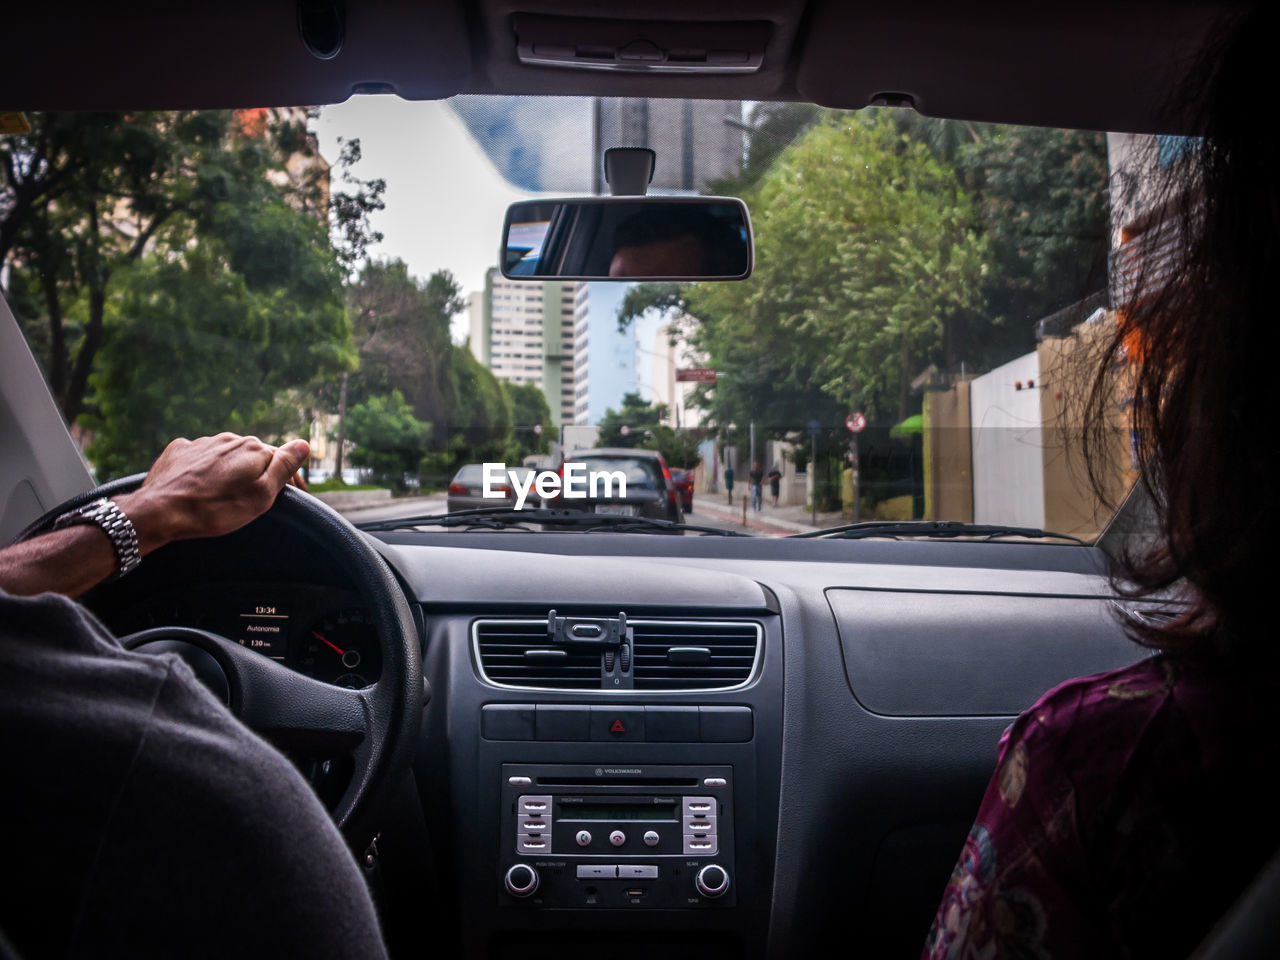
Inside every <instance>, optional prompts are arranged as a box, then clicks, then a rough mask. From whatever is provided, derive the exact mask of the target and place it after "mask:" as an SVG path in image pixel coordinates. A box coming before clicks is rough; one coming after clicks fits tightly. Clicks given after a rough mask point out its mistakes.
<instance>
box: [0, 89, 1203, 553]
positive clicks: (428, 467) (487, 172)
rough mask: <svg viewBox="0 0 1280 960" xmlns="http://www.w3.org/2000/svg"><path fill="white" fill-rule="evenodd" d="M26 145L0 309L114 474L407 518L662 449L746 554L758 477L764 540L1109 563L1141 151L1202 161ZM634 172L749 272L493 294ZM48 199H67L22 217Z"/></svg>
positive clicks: (59, 124)
mask: <svg viewBox="0 0 1280 960" xmlns="http://www.w3.org/2000/svg"><path fill="white" fill-rule="evenodd" d="M28 120H29V121H30V123H31V126H32V131H31V132H30V133H29V134H15V135H12V136H5V137H0V153H2V154H3V157H0V159H2V160H3V161H4V168H5V169H6V170H12V171H13V173H12V176H9V177H7V179H5V180H4V181H3V182H0V220H2V221H3V224H2V225H3V227H4V229H3V230H0V237H3V238H4V243H5V244H6V246H5V247H4V248H3V249H0V285H3V288H4V294H5V296H6V298H7V300H8V302H9V304H10V306H11V308H12V309H13V312H14V314H15V316H16V317H17V319H18V322H19V324H20V326H21V328H22V330H23V332H24V334H25V335H26V337H27V340H28V343H29V344H30V346H31V348H32V350H33V352H34V354H35V355H36V357H37V359H38V361H39V362H40V364H41V366H42V368H43V369H44V371H45V374H46V378H47V381H48V384H49V387H50V389H51V391H52V392H53V394H54V396H55V399H56V400H57V403H58V405H59V407H60V408H61V410H62V411H63V413H64V416H65V417H66V419H67V422H68V425H69V427H70V429H71V432H72V435H73V436H74V437H75V439H76V440H77V441H78V442H79V444H80V445H81V447H82V449H83V450H84V452H85V455H86V458H87V460H88V462H89V463H90V465H91V466H92V468H93V470H94V473H95V475H96V477H97V479H99V480H107V479H110V478H112V477H117V476H122V475H125V474H129V473H133V472H136V471H139V470H144V469H146V467H147V466H148V465H149V464H150V463H151V462H152V461H153V460H154V458H155V456H156V455H157V453H158V452H159V450H160V449H162V448H163V445H164V443H165V442H167V440H168V439H170V438H172V437H175V436H194V435H199V434H203V433H216V432H218V431H220V430H224V429H231V430H238V431H241V432H245V433H255V434H258V435H259V436H262V437H264V438H267V439H271V440H283V439H285V438H288V437H293V436H302V437H305V438H306V439H308V440H309V441H310V443H311V446H312V456H311V459H310V462H309V463H308V465H307V472H308V474H309V477H310V481H311V483H312V487H313V489H314V490H316V492H317V493H318V494H319V495H321V496H327V495H328V493H330V492H332V491H335V490H344V489H350V488H353V487H375V488H383V489H389V490H390V491H391V493H392V495H393V498H395V500H396V501H397V502H398V501H399V500H401V499H403V500H404V502H405V505H404V507H403V508H402V509H403V510H404V511H405V512H406V515H407V514H408V513H410V512H416V513H422V512H424V511H426V512H430V511H431V510H433V509H437V508H438V510H444V509H446V506H445V502H444V500H445V496H444V495H445V489H446V487H447V486H448V484H449V482H450V479H451V478H453V477H454V476H455V475H457V479H458V480H459V482H465V483H469V484H478V483H479V482H481V479H482V478H481V477H480V476H479V467H478V466H472V467H467V469H466V470H465V471H464V472H463V473H459V470H460V469H461V468H463V467H466V466H467V465H468V464H475V465H478V464H482V463H497V464H500V465H502V466H503V467H504V468H505V467H509V468H511V469H514V470H516V472H517V477H518V478H519V477H523V476H524V474H523V471H525V470H527V469H534V470H538V471H550V472H552V473H554V472H555V471H556V470H557V468H558V467H559V466H560V464H561V462H562V459H563V458H564V457H565V456H570V457H572V455H573V453H574V451H580V450H584V449H589V448H599V447H611V448H639V449H644V450H647V451H653V452H657V453H661V454H662V456H663V457H664V458H665V460H666V462H667V464H668V465H669V466H670V467H671V468H672V469H686V470H688V471H690V477H691V480H692V482H693V486H694V490H695V493H694V495H693V501H692V506H691V509H690V510H689V513H690V515H691V516H692V517H694V518H696V519H698V520H699V522H705V523H708V524H711V525H722V526H728V527H733V528H735V529H742V528H743V514H742V511H741V510H740V509H739V508H740V506H741V502H740V498H741V497H742V496H743V494H744V492H745V493H746V494H747V495H748V496H750V490H749V475H750V473H751V471H752V469H753V465H754V464H755V463H757V462H758V463H759V464H760V470H761V471H762V472H763V474H764V475H765V476H766V477H768V476H769V475H770V473H771V471H772V470H773V469H774V468H776V469H777V471H778V474H779V479H778V495H777V498H776V502H775V498H774V497H773V495H772V490H771V489H769V496H768V497H766V498H764V499H765V502H764V503H762V504H760V505H759V506H760V509H759V511H758V512H759V513H761V514H763V516H761V517H758V518H756V517H754V515H753V514H748V516H747V517H746V521H747V523H746V528H747V529H749V530H750V531H751V532H755V533H757V534H758V535H777V534H779V533H780V532H787V531H791V530H798V529H802V528H805V527H808V526H827V525H832V524H836V523H840V522H847V521H849V520H852V519H855V518H856V519H860V520H873V519H876V520H889V521H896V520H912V519H931V520H962V521H974V522H978V523H988V524H990V523H1001V524H1016V525H1020V526H1026V527H1041V528H1046V529H1054V530H1060V531H1063V532H1066V533H1071V534H1074V535H1076V536H1079V537H1082V538H1084V539H1086V540H1089V539H1092V538H1093V537H1095V536H1096V535H1097V534H1098V532H1099V531H1100V530H1101V529H1102V528H1103V527H1104V526H1105V524H1106V522H1107V520H1108V519H1109V517H1110V514H1111V509H1112V508H1111V506H1110V505H1108V504H1107V503H1104V502H1102V501H1100V500H1099V498H1098V497H1097V496H1096V495H1095V493H1094V492H1093V491H1092V490H1091V489H1090V486H1089V483H1088V480H1087V475H1086V472H1085V470H1084V468H1083V462H1082V460H1081V458H1080V456H1079V446H1080V444H1079V441H1080V437H1081V435H1082V433H1083V424H1082V423H1081V422H1080V419H1079V414H1078V411H1079V408H1080V398H1081V397H1082V396H1083V394H1084V393H1085V392H1087V389H1088V387H1089V385H1090V380H1089V373H1090V371H1091V369H1092V367H1091V364H1090V360H1091V356H1092V352H1093V351H1094V350H1095V349H1096V346H1097V344H1098V343H1100V342H1102V340H1103V338H1104V335H1105V334H1106V332H1107V331H1108V330H1113V329H1114V328H1115V325H1116V323H1117V322H1118V320H1117V314H1116V312H1115V311H1114V309H1113V307H1112V304H1113V303H1114V302H1117V300H1118V297H1119V295H1120V294H1122V293H1123V289H1124V283H1125V277H1126V276H1128V275H1129V274H1131V273H1132V272H1133V269H1134V268H1133V262H1134V261H1133V256H1132V252H1131V248H1132V247H1133V245H1134V244H1137V243H1139V242H1140V238H1139V237H1138V233H1140V232H1141V230H1142V229H1144V225H1150V224H1152V223H1155V222H1156V221H1154V220H1153V219H1152V216H1151V211H1146V210H1145V209H1144V208H1143V207H1142V202H1143V199H1144V196H1145V194H1144V192H1143V190H1142V188H1141V184H1142V183H1143V182H1144V181H1143V177H1144V176H1146V175H1147V171H1146V168H1145V167H1144V166H1143V163H1144V161H1143V159H1142V158H1143V157H1144V156H1145V153H1144V147H1145V146H1147V145H1150V146H1152V148H1153V149H1152V152H1151V155H1152V157H1157V156H1158V160H1152V163H1153V164H1155V165H1157V166H1159V165H1160V164H1163V165H1165V166H1166V167H1167V165H1169V164H1176V163H1179V162H1185V159H1186V157H1187V156H1188V155H1189V152H1190V151H1194V150H1195V144H1194V143H1193V142H1190V141H1188V142H1186V143H1179V144H1178V150H1176V151H1174V150H1170V149H1169V148H1168V143H1167V142H1165V143H1162V144H1160V150H1159V152H1158V154H1157V152H1156V151H1155V149H1154V148H1155V146H1156V145H1155V142H1154V140H1153V139H1152V138H1143V137H1131V136H1125V135H1114V134H1112V135H1108V134H1104V133H1095V132H1088V131H1074V130H1054V129H1043V128H1031V127H1014V126H1006V125H1000V124H989V123H976V122H964V121H942V120H933V119H929V118H925V117H922V116H920V115H918V114H916V113H914V112H912V111H908V110H894V109H867V110H861V111H839V110H828V109H824V108H821V107H818V106H815V105H812V104H804V103H749V102H743V101H724V100H678V99H673V100H666V99H663V100H654V99H641V98H590V97H576V98H574V97H568V98H564V97H555V98H551V97H536V96H529V97H499V96H465V97H456V98H454V99H452V100H451V101H447V102H424V103H411V102H407V101H401V100H398V99H397V98H393V97H376V96H361V97H353V98H352V99H351V100H349V101H347V102H345V103H342V104H335V105H332V106H326V107H322V108H317V109H311V108H307V107H297V108H276V109H269V110H268V109H248V110H226V111H217V110H209V111H183V112H148V111H134V112H128V113H101V114H40V113H32V114H30V115H28ZM1148 141H1150V143H1149V144H1148ZM615 146H644V147H650V148H652V149H653V150H654V151H655V153H656V166H655V171H654V177H653V180H652V183H651V184H650V187H649V191H650V193H651V194H653V195H668V196H690V195H695V194H701V195H724V196H733V197H740V198H742V199H743V201H744V202H745V203H746V205H747V207H748V209H749V211H750V214H751V221H752V227H753V232H754V237H755V267H754V273H753V274H752V276H751V277H750V278H749V279H747V280H744V281H741V282H730V283H723V282H721V283H716V282H700V283H679V284H673V283H628V282H611V281H590V282H569V281H561V282H552V281H532V280H521V279H512V280H508V279H504V278H503V277H502V276H501V274H500V272H499V271H498V269H497V268H498V263H497V257H498V253H497V247H498V241H499V238H500V234H501V230H502V218H503V213H504V211H505V209H506V207H507V205H508V204H510V203H512V202H514V201H520V200H537V199H541V198H547V197H548V196H555V195H556V194H561V195H572V194H581V195H596V194H605V193H607V192H608V185H607V184H606V183H604V182H603V180H602V176H601V164H600V162H599V161H600V155H601V152H602V151H603V150H605V149H607V148H610V147H615ZM45 178H51V179H50V180H49V182H50V183H52V184H54V185H55V186H56V187H57V190H58V197H57V202H56V203H44V202H38V203H27V202H23V203H18V202H17V199H18V198H19V196H23V197H26V196H29V195H36V196H44V194H41V193H40V191H41V190H42V189H44V186H42V184H44V183H45ZM50 189H52V188H50ZM33 191H34V194H33ZM95 224H96V226H94V225H95ZM1156 232H1157V233H1158V230H1157V231H1156ZM1153 235H1154V234H1153ZM1148 239H1150V237H1148ZM589 240H590V238H589V237H576V238H573V239H572V242H575V243H576V242H583V243H587V242H589ZM1113 288H1114V291H1115V295H1113ZM1113 406H1114V410H1115V414H1116V416H1115V422H1114V424H1112V425H1110V426H1109V427H1108V430H1109V431H1110V436H1112V438H1113V442H1111V444H1110V446H1111V448H1112V454H1113V455H1112V457H1111V458H1110V460H1111V462H1110V463H1109V464H1108V467H1107V475H1106V476H1105V477H1104V478H1103V481H1104V485H1105V486H1106V487H1107V489H1109V490H1110V491H1112V493H1113V494H1114V495H1113V496H1111V497H1110V500H1111V502H1112V503H1119V502H1120V500H1121V499H1122V495H1123V493H1124V491H1125V490H1126V489H1127V488H1128V487H1129V485H1130V484H1131V483H1132V481H1133V478H1134V471H1133V461H1132V456H1131V453H1130V450H1131V447H1132V443H1131V438H1130V437H1129V436H1128V433H1127V431H1126V430H1125V428H1124V427H1123V425H1122V424H1123V422H1124V411H1125V409H1126V408H1125V397H1124V396H1123V395H1119V394H1118V395H1117V396H1116V397H1115V398H1114V404H1113ZM629 469H634V470H635V471H636V477H635V479H634V480H633V481H632V482H636V483H645V482H653V477H652V476H651V475H650V474H648V473H643V471H642V470H641V467H640V465H639V463H635V464H632V465H631V467H630V468H629ZM645 469H647V468H645ZM525 479H527V478H525ZM768 487H770V485H769V484H766V488H768ZM424 498H426V500H427V502H426V503H424V502H423V499H424ZM432 498H435V499H432ZM753 506H754V504H753ZM393 509H401V508H399V507H393ZM770 517H773V518H775V519H776V520H778V521H780V522H781V525H779V524H777V523H772V524H771V523H769V522H768V521H769V518H770Z"/></svg>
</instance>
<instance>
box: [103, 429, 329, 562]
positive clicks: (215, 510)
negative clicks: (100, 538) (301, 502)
mask: <svg viewBox="0 0 1280 960" xmlns="http://www.w3.org/2000/svg"><path fill="white" fill-rule="evenodd" d="M310 452H311V447H310V445H309V444H308V443H307V441H305V440H291V441H289V442H288V443H286V444H284V445H283V446H280V447H273V446H271V445H270V444H268V443H263V442H262V441H261V440H259V439H258V438H257V437H241V436H238V435H236V434H234V433H220V434H218V435H217V436H216V437H200V438H199V439H198V440H181V439H180V440H174V441H173V442H172V443H170V444H169V445H168V446H167V447H165V449H164V453H162V454H160V458H159V459H158V460H156V462H155V463H154V464H153V465H152V467H151V470H150V471H149V472H148V473H147V478H146V480H144V481H143V483H142V486H141V487H139V488H138V489H137V491H135V492H134V493H130V494H125V495H123V496H119V497H116V498H115V501H116V503H117V504H118V505H119V507H120V509H122V510H123V511H124V512H125V514H126V515H127V516H128V517H129V519H130V520H131V521H132V522H133V525H134V527H135V528H136V529H137V531H138V540H139V545H140V546H141V547H142V551H143V552H144V553H147V552H149V551H150V550H154V549H155V548H156V547H158V546H160V545H162V544H164V543H167V542H169V541H170V540H186V539H190V538H193V537H216V536H220V535H221V534H224V533H230V532H231V531H232V530H237V529H239V528H240V527H243V526H244V525H245V524H246V523H248V522H249V521H250V520H253V519H254V518H255V517H257V516H260V515H261V514H263V513H265V512H266V511H267V508H269V507H270V506H271V504H273V503H274V502H275V499H276V496H277V495H278V494H279V493H280V490H281V488H282V487H283V486H284V485H285V484H286V483H294V484H295V485H297V486H301V487H303V489H305V485H304V484H303V483H302V478H301V477H300V476H298V470H299V468H301V466H302V465H303V464H304V463H306V460H307V455H308V454H309V453H310Z"/></svg>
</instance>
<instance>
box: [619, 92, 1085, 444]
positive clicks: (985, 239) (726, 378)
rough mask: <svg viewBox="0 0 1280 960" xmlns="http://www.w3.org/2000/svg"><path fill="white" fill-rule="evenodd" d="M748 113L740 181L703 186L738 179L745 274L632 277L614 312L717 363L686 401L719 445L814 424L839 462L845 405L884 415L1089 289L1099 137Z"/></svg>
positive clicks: (880, 117)
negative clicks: (650, 324)
mask: <svg viewBox="0 0 1280 960" xmlns="http://www.w3.org/2000/svg"><path fill="white" fill-rule="evenodd" d="M753 120H754V121H755V123H754V126H755V130H756V132H754V133H752V134H751V136H750V139H749V140H748V162H747V164H746V165H745V166H744V172H743V174H742V176H741V177H738V178H731V179H729V180H726V181H724V182H722V183H718V184H716V185H715V186H716V187H717V189H722V190H725V191H726V192H735V190H742V191H745V196H746V198H747V200H748V203H749V204H750V206H751V209H752V217H753V222H754V225H755V231H756V241H757V251H756V253H757V265H756V276H755V277H754V278H753V280H752V281H751V282H750V283H748V284H683V285H681V284H671V283H656V284H640V285H637V286H635V287H633V288H632V289H631V290H630V291H629V292H628V294H627V295H626V297H625V298H624V300H623V303H622V305H621V308H620V310H619V316H618V322H619V326H620V328H625V327H626V326H627V325H628V324H629V323H631V322H633V321H634V320H636V319H637V318H638V317H639V316H641V315H642V314H644V313H645V312H647V311H650V310H652V311H656V312H659V313H662V314H665V315H667V316H668V317H671V318H672V319H673V322H675V323H677V324H678V325H679V326H680V328H681V332H682V334H683V336H684V337H685V338H686V340H687V341H688V342H689V343H690V344H691V345H692V347H693V348H694V350H696V351H699V352H701V354H702V355H703V356H705V357H706V358H707V361H706V362H707V363H708V365H710V366H713V367H715V368H716V369H717V370H718V371H719V372H720V374H721V377H720V379H719V380H718V381H717V382H716V383H715V384H714V385H702V386H700V387H699V388H698V390H697V391H696V392H695V395H694V397H695V402H697V403H699V404H700V405H701V406H702V407H703V408H704V409H705V410H707V411H708V414H709V418H708V419H709V421H710V422H711V423H712V424H714V427H713V429H714V431H715V432H716V433H717V434H718V435H719V436H720V437H721V438H723V439H724V440H725V441H726V442H731V443H736V444H737V445H738V446H740V447H741V446H742V445H743V444H744V443H745V436H746V425H747V424H748V423H750V422H752V421H754V422H755V423H756V427H757V431H758V432H759V431H763V432H764V433H765V434H766V435H771V436H792V437H793V438H794V437H795V435H796V431H798V430H799V429H801V428H802V427H803V426H804V425H805V424H806V423H807V422H808V421H810V420H817V421H818V422H819V424H820V425H821V430H820V434H819V437H818V448H819V456H820V458H821V457H823V456H829V455H836V456H838V454H839V451H840V450H841V449H842V448H843V446H844V443H845V441H847V435H845V434H844V432H843V429H842V428H841V426H840V424H841V421H842V420H843V417H844V414H845V413H847V412H848V411H849V410H850V409H851V408H861V409H863V410H864V411H866V412H867V413H868V414H869V415H871V416H872V417H873V419H879V420H880V421H882V422H896V421H898V420H901V419H903V418H905V417H906V416H907V415H909V414H910V413H911V412H913V411H914V410H915V409H918V407H917V406H916V404H917V403H918V400H917V399H915V398H914V397H913V396H912V395H911V392H910V389H909V382H910V380H911V379H912V378H913V377H914V376H915V375H916V374H917V373H919V372H920V370H922V369H924V368H925V367H926V366H927V365H928V364H929V363H937V364H938V365H939V366H940V367H942V368H943V369H946V370H950V371H956V370H958V368H959V366H960V364H961V363H962V362H964V363H967V365H968V369H969V370H971V371H980V370H982V369H989V368H990V367H991V366H994V365H996V364H999V363H1003V362H1005V361H1007V360H1009V359H1011V358H1013V357H1015V356H1017V355H1019V354H1021V353H1024V352H1026V351H1027V350H1029V349H1032V348H1033V347H1034V322H1035V321H1036V320H1038V319H1039V318H1041V317H1043V316H1046V315H1047V314H1049V313H1052V312H1054V311H1056V310H1058V309H1061V308H1062V307H1064V306H1067V305H1068V304H1070V303H1072V302H1075V301H1076V300H1079V299H1080V298H1082V297H1083V296H1085V295H1087V294H1089V293H1091V292H1093V291H1094V290H1096V289H1098V288H1100V287H1101V286H1102V285H1103V283H1104V280H1105V257H1106V250H1107V219H1108V215H1107V194H1106V182H1107V161H1106V144H1105V138H1104V137H1103V136H1102V135H1101V134H1095V133H1088V132H1076V131H1063V130H1045V129H1039V128H1021V127H1003V126H998V125H993V124H976V123H966V122H954V121H938V120H931V119H926V118H923V117H920V116H919V115H918V114H915V113H913V112H911V111H898V110H893V111H867V112H864V113H861V114H857V115H853V114H845V113H828V112H822V111H817V110H816V109H815V108H810V107H804V106H796V105H777V107H776V109H773V110H766V111H765V112H764V114H763V115H760V116H757V117H755V118H753Z"/></svg>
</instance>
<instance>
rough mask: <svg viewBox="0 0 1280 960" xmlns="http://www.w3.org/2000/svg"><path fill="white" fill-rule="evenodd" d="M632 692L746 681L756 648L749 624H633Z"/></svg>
mask: <svg viewBox="0 0 1280 960" xmlns="http://www.w3.org/2000/svg"><path fill="white" fill-rule="evenodd" d="M634 636H635V662H636V666H635V689H637V690H719V689H723V688H724V687H736V686H738V685H739V684H743V683H746V682H747V681H748V680H749V679H750V678H751V672H752V670H753V669H754V668H755V662H756V652H757V651H758V650H759V647H760V627H759V626H758V625H756V624H754V623H745V622H740V623H698V622H695V621H668V622H662V621H650V620H638V621H636V622H635V634H634Z"/></svg>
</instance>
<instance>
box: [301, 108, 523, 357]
mask: <svg viewBox="0 0 1280 960" xmlns="http://www.w3.org/2000/svg"><path fill="white" fill-rule="evenodd" d="M316 134H317V136H318V137H319V140H320V153H321V155H323V156H324V157H325V159H327V160H329V161H330V162H332V161H333V160H334V159H335V158H336V157H337V156H338V154H339V151H340V149H341V148H340V146H339V145H338V138H339V137H342V138H344V139H351V138H353V137H358V138H359V139H360V147H361V150H362V153H363V159H361V161H360V162H359V163H358V164H357V165H356V166H355V167H354V168H353V170H352V172H353V173H354V174H355V175H357V176H359V177H360V178H362V179H370V178H374V177H383V178H385V179H386V181H387V190H386V193H385V195H384V199H385V200H386V204H387V207H386V209H385V210H383V211H381V212H380V213H378V214H375V215H374V218H373V223H374V227H375V229H377V230H379V231H381V232H382V234H383V239H382V241H381V242H380V243H378V244H375V245H374V246H373V247H372V248H371V249H370V251H369V252H370V256H372V257H375V258H399V259H401V260H403V261H404V262H405V263H406V264H408V266H409V272H410V273H412V274H414V275H415V276H417V277H419V278H421V279H424V280H425V279H426V278H427V277H429V276H430V275H431V274H432V273H434V272H435V271H436V270H440V269H445V270H449V271H451V272H452V273H453V275H454V276H455V277H456V278H457V280H458V283H459V284H460V285H461V286H462V289H463V293H464V294H469V293H471V292H472V291H474V290H483V289H484V274H485V271H486V270H487V269H488V268H489V267H491V266H496V265H497V262H498V247H499V244H500V243H501V240H502V221H503V216H504V215H505V213H506V209H507V205H508V204H510V203H513V202H514V201H516V200H522V199H525V198H527V197H529V196H531V195H532V194H530V193H529V192H527V191H522V190H518V189H516V188H515V187H513V186H511V185H510V184H509V183H507V182H506V181H505V180H503V178H502V177H501V176H500V175H499V173H498V171H497V169H496V168H495V167H494V165H493V163H492V162H491V161H490V160H489V158H488V157H487V156H486V155H485V153H484V151H483V150H481V149H480V147H479V145H478V144H477V143H476V141H475V140H474V139H473V138H472V136H471V135H470V134H469V133H468V132H467V128H466V125H465V124H464V123H463V122H462V120H461V119H459V117H458V116H457V114H456V113H454V111H452V110H451V109H449V106H448V105H447V104H445V103H442V102H439V101H422V102H411V101H408V100H401V99H400V98H399V97H389V96H365V97H352V98H351V99H350V100H347V101H346V102H345V103H339V104H334V105H333V106H327V107H324V108H322V109H321V111H320V118H319V120H318V121H317V122H316ZM334 187H335V188H337V187H339V184H338V183H336V182H335V183H334ZM466 328H467V317H466V313H465V312H464V313H462V314H459V315H458V316H457V317H455V318H454V322H453V333H454V338H455V339H462V338H463V337H465V336H466Z"/></svg>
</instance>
